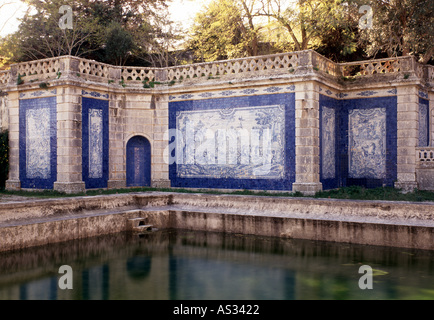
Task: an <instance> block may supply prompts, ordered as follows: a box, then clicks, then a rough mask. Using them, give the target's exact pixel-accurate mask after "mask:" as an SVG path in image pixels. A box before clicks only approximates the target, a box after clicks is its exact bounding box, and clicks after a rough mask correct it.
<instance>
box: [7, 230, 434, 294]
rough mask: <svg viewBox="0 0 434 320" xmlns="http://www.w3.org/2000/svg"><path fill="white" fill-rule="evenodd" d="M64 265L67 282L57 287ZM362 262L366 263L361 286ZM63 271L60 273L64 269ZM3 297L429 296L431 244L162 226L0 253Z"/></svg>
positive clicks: (433, 270)
mask: <svg viewBox="0 0 434 320" xmlns="http://www.w3.org/2000/svg"><path fill="white" fill-rule="evenodd" d="M62 265H69V266H70V267H71V268H72V282H71V283H72V286H73V288H72V289H61V288H60V287H59V282H60V281H62V276H64V275H63V273H59V268H60V267H61V266H62ZM362 265H368V266H370V267H371V268H372V269H373V278H372V279H373V282H372V287H373V288H372V289H365V290H362V289H360V287H359V280H360V278H361V277H362V276H364V274H363V273H359V268H360V267H361V266H362ZM63 279H64V278H63ZM0 299H2V300H29V299H57V300H92V299H98V300H100V299H110V300H115V299H134V300H137V299H148V300H193V299H195V300H202V299H204V300H220V299H222V300H232V299H237V300H266V299H267V300H294V299H296V300H304V299H315V300H317V299H318V300H319V299H329V300H330V299H333V300H334V299H369V300H374V299H434V252H432V251H423V250H411V249H402V248H387V247H377V246H365V245H349V244H342V243H330V242H315V241H307V240H297V239H281V238H269V237H257V236H248V235H239V234H224V233H212V232H196V231H186V230H159V231H153V232H149V233H146V234H143V235H140V236H139V235H137V234H127V233H120V234H113V235H106V236H101V237H94V238H89V239H84V240H76V241H70V242H65V243H58V244H53V245H47V246H43V247H34V248H28V249H25V250H19V251H10V252H5V253H0Z"/></svg>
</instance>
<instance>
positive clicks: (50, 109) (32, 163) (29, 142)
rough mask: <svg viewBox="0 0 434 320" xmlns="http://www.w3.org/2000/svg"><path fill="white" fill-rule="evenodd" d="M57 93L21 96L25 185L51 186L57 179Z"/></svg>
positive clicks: (22, 180)
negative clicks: (53, 95)
mask: <svg viewBox="0 0 434 320" xmlns="http://www.w3.org/2000/svg"><path fill="white" fill-rule="evenodd" d="M56 109H57V108H56V97H49V98H48V97H47V98H36V99H27V100H20V110H19V129H20V134H19V141H20V147H19V158H20V166H19V167H20V169H19V171H20V180H21V187H22V188H36V189H52V188H53V186H54V182H55V181H56V180H57V120H56Z"/></svg>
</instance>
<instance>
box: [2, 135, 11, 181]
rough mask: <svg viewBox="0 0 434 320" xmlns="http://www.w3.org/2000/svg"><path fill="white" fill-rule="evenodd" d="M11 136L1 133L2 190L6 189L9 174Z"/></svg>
mask: <svg viewBox="0 0 434 320" xmlns="http://www.w3.org/2000/svg"><path fill="white" fill-rule="evenodd" d="M8 137H9V134H8V131H7V130H6V131H2V132H0V189H4V188H5V184H6V180H7V179H8V173H9V139H8Z"/></svg>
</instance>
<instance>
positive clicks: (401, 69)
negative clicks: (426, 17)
mask: <svg viewBox="0 0 434 320" xmlns="http://www.w3.org/2000/svg"><path fill="white" fill-rule="evenodd" d="M305 72H317V73H322V74H327V75H330V76H333V77H336V78H342V77H352V78H354V79H363V78H366V77H370V79H371V78H372V77H373V76H376V75H383V74H392V75H402V76H403V77H404V79H406V78H408V77H409V76H415V77H417V78H419V79H424V80H425V81H426V82H428V83H434V66H429V65H425V66H424V65H421V64H419V63H417V62H416V60H415V58H414V57H411V56H409V57H396V58H386V59H376V60H367V61H357V62H349V63H335V62H333V61H331V60H330V59H327V58H325V57H324V56H322V55H320V54H318V53H317V52H315V51H313V50H305V51H297V52H289V53H281V54H273V55H265V56H257V57H246V58H240V59H232V60H223V61H215V62H207V63H196V64H190V65H180V66H174V67H168V68H146V67H130V66H127V67H120V66H112V65H109V64H104V63H100V62H96V61H93V60H86V59H82V58H78V57H72V56H62V57H56V58H48V59H41V60H36V61H29V62H22V63H18V64H13V65H12V66H11V69H10V70H7V71H0V85H3V86H4V85H7V84H10V85H14V84H15V83H17V78H18V76H19V77H20V78H21V80H23V81H24V82H26V83H28V82H35V81H46V80H50V79H56V78H57V79H59V78H61V77H62V75H63V76H64V74H65V73H67V74H69V76H72V77H76V78H81V79H83V80H88V81H94V82H99V83H108V84H110V83H114V84H122V85H128V86H132V87H139V86H140V87H142V86H143V83H144V82H149V81H155V82H157V81H160V82H164V83H169V82H172V84H174V83H180V82H183V81H185V82H196V81H203V80H212V79H222V80H223V79H226V78H231V79H237V78H255V77H256V78H257V77H269V76H279V75H292V74H294V75H297V74H302V73H305Z"/></svg>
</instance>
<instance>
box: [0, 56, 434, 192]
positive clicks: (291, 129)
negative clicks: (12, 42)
mask: <svg viewBox="0 0 434 320" xmlns="http://www.w3.org/2000/svg"><path fill="white" fill-rule="evenodd" d="M433 85H434V67H433V66H426V65H420V64H419V63H417V62H416V61H415V59H414V58H413V57H398V58H389V59H381V60H370V61H361V62H352V63H344V64H338V63H334V62H333V61H330V60H328V59H326V58H324V57H322V56H321V55H319V54H317V53H316V52H314V51H311V50H307V51H300V52H292V53H285V54H276V55H270V56H261V57H249V58H243V59H235V60H228V61H217V62H212V63H201V64H194V65H185V66H176V67H170V68H139V67H118V66H111V65H106V64H102V63H98V62H95V61H89V60H84V59H80V58H77V57H70V56H65V57H59V58H51V59H44V60H38V61H31V62H26V63H20V64H15V65H12V66H11V69H10V70H8V71H1V72H0V89H1V95H0V111H1V112H0V115H1V118H0V120H1V121H0V124H1V126H2V129H9V132H10V134H9V137H10V147H11V151H10V174H9V180H8V181H7V188H8V189H47V188H48V189H56V190H61V191H65V192H77V191H83V190H85V189H92V188H120V187H133V186H142V185H143V186H144V185H149V186H153V187H169V186H172V187H183V188H216V189H221V188H224V189H257V190H285V191H301V192H303V193H307V194H313V193H314V192H316V191H319V190H323V189H330V188H337V187H341V186H349V185H363V186H366V187H376V186H396V187H399V188H403V189H404V190H412V189H413V188H420V189H431V190H434V182H433V181H434V134H433V119H434V118H433V117H434V112H433V107H434V104H433V98H434V91H433Z"/></svg>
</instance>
